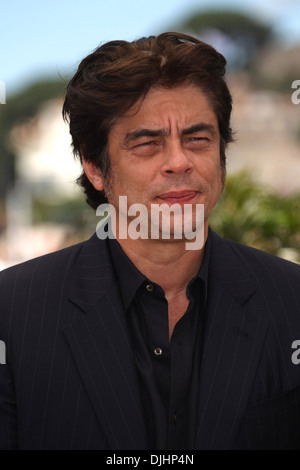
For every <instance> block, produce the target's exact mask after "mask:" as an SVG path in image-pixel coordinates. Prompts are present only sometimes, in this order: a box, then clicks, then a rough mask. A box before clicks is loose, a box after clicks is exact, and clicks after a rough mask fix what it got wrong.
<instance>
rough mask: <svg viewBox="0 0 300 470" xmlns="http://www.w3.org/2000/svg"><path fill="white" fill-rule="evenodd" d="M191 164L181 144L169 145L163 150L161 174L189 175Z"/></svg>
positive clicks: (191, 168)
mask: <svg viewBox="0 0 300 470" xmlns="http://www.w3.org/2000/svg"><path fill="white" fill-rule="evenodd" d="M192 170H193V164H192V162H191V160H190V158H189V155H188V153H187V150H185V149H183V148H182V146H181V143H179V142H176V143H173V144H169V145H168V146H167V148H166V149H165V152H164V156H163V162H162V166H161V172H162V174H163V175H165V176H167V175H170V174H183V173H191V172H192Z"/></svg>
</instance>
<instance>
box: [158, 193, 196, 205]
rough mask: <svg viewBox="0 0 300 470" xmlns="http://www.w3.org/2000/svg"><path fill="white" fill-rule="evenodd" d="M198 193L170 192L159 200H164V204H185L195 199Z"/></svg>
mask: <svg viewBox="0 0 300 470" xmlns="http://www.w3.org/2000/svg"><path fill="white" fill-rule="evenodd" d="M197 194H198V191H191V190H186V191H170V192H168V193H164V194H160V195H159V199H162V200H163V201H164V202H170V203H173V204H175V203H179V204H180V203H181V204H183V203H185V202H189V201H191V200H192V199H194V197H195V196H197Z"/></svg>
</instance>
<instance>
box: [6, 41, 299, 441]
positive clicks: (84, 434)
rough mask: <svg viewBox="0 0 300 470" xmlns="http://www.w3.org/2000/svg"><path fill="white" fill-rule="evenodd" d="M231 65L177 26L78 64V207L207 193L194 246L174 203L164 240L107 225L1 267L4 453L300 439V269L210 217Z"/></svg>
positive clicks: (197, 197) (70, 100)
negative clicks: (227, 232) (82, 197)
mask: <svg viewBox="0 0 300 470" xmlns="http://www.w3.org/2000/svg"><path fill="white" fill-rule="evenodd" d="M224 68H225V59H224V58H223V57H222V56H221V55H220V54H219V53H218V52H216V51H215V50H214V49H213V48H212V47H210V46H209V45H207V44H204V43H202V42H200V41H199V40H197V39H194V38H192V37H190V36H186V35H183V34H179V33H165V34H162V35H159V36H158V37H150V38H142V39H140V40H138V41H134V42H132V43H128V42H125V41H113V42H109V43H107V44H104V45H102V46H101V47H99V48H98V49H97V50H96V51H95V52H93V53H92V54H90V55H89V56H88V57H86V58H85V59H84V60H83V61H82V63H81V64H80V65H79V68H78V71H77V72H76V74H75V76H74V77H73V79H72V80H71V82H70V84H69V86H68V89H67V94H66V99H65V103H64V110H63V112H64V116H65V118H68V119H69V122H70V133H71V135H72V142H73V148H74V152H75V154H76V155H79V157H80V159H81V162H82V165H83V170H84V171H83V174H82V176H81V177H80V180H79V182H80V184H81V185H82V186H83V187H84V190H85V193H86V196H87V201H88V203H89V204H90V205H91V206H92V207H93V208H97V207H98V205H99V204H101V203H103V202H108V203H109V204H110V205H111V207H113V208H114V209H115V213H116V216H117V217H116V220H117V221H119V220H121V219H119V216H120V215H124V214H121V212H122V211H121V209H120V205H119V201H120V199H119V197H120V196H123V197H125V196H126V198H127V199H126V201H127V204H128V207H132V205H133V204H140V205H142V206H143V207H145V208H146V210H147V211H146V212H147V214H148V218H149V220H148V219H147V220H148V222H149V224H150V225H149V227H150V226H151V223H152V221H151V208H152V206H153V205H155V204H166V205H167V207H170V206H172V205H173V204H177V207H178V205H179V207H180V208H182V207H183V206H184V205H185V204H190V205H192V207H193V209H197V208H198V207H202V206H201V205H202V204H204V220H203V224H202V226H201V227H202V229H203V238H204V244H203V246H200V247H199V248H198V249H187V247H186V242H187V240H186V237H184V236H182V237H181V238H178V237H176V236H175V228H176V227H175V225H176V223H177V222H176V220H175V219H176V217H175V213H174V214H170V232H169V233H170V236H169V237H163V236H162V233H163V229H162V220H161V221H160V223H159V224H158V225H159V226H158V233H159V236H158V237H156V238H153V237H152V238H151V236H144V237H130V236H128V233H129V230H128V232H126V235H127V236H122V237H121V236H120V230H124V226H123V227H121V226H120V223H119V222H116V227H115V228H114V238H112V237H107V238H106V239H104V240H100V239H99V238H98V237H97V235H94V236H93V237H92V238H91V239H90V240H88V241H86V242H84V243H80V244H78V245H76V246H73V247H70V248H67V249H64V250H61V251H59V252H57V253H53V254H50V255H47V256H44V257H40V258H38V259H35V260H32V261H29V262H27V263H24V264H21V265H19V266H16V267H13V268H11V269H8V270H6V271H4V272H2V276H1V296H0V299H1V300H0V302H1V307H0V312H1V313H0V335H1V340H2V341H3V342H4V343H5V346H6V364H4V365H1V366H0V374H1V381H0V415H1V420H0V442H1V448H19V449H106V450H125V449H132V450H133V449H136V450H140V449H152V450H153V449H162V450H163V449H168V450H190V449H300V365H298V362H300V361H298V360H297V358H298V355H297V349H296V348H297V344H298V343H297V341H298V340H299V339H300V296H299V285H300V284H299V283H300V269H299V266H297V265H294V264H292V263H289V262H287V261H283V260H280V259H279V258H276V257H274V256H272V255H269V254H266V253H263V252H260V251H258V250H255V249H252V248H248V247H244V246H241V245H238V244H236V243H233V242H231V241H228V240H224V239H222V238H220V237H219V236H218V235H216V234H215V233H214V232H213V231H211V230H210V229H209V226H208V223H209V216H210V213H211V211H212V209H213V207H214V205H215V204H216V202H217V200H218V198H219V196H220V193H221V191H222V189H223V185H224V180H225V149H226V145H227V144H228V143H229V142H230V141H231V140H232V133H231V129H230V113H231V96H230V93H229V91H228V88H227V85H226V83H225V81H224V77H223V76H224ZM127 215H128V219H127V226H126V227H125V228H126V229H128V228H129V224H130V223H131V222H132V220H133V217H132V215H130V214H129V213H128V214H127ZM196 215H197V211H196V210H194V211H193V212H192V214H191V224H192V230H195V233H196V230H197V229H199V226H198V225H197V218H196ZM122 220H123V219H122ZM122 223H123V222H122ZM179 225H180V224H179ZM200 225H201V224H200ZM149 233H150V235H151V231H150V230H148V232H147V230H146V235H149Z"/></svg>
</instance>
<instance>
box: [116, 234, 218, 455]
mask: <svg viewBox="0 0 300 470" xmlns="http://www.w3.org/2000/svg"><path fill="white" fill-rule="evenodd" d="M109 247H110V253H111V257H112V262H113V266H114V269H115V272H116V276H117V278H118V281H119V285H120V292H121V297H122V301H123V307H124V309H125V312H126V318H127V323H128V330H129V335H130V337H131V343H132V348H133V352H134V356H135V360H136V367H137V374H138V380H139V386H140V391H141V400H142V405H143V411H144V416H145V423H146V428H147V429H148V440H149V448H150V449H152V450H166V449H167V450H189V449H193V446H194V442H195V438H196V423H197V408H198V407H197V405H198V395H199V385H200V368H201V356H202V337H203V329H204V320H205V308H206V297H207V278H208V264H209V251H210V250H209V239H208V240H207V242H206V245H205V254H204V257H203V261H202V264H201V267H200V269H199V272H198V274H197V275H196V276H195V277H194V278H193V279H192V280H191V281H190V282H189V284H188V286H187V290H186V293H187V297H188V299H189V305H188V308H187V311H186V313H185V314H184V316H183V317H181V319H180V320H179V321H178V322H177V324H176V325H175V328H174V331H173V334H172V337H171V340H170V341H169V322H168V302H167V300H166V298H165V294H164V291H163V289H162V288H161V287H160V286H159V285H158V284H155V283H153V282H151V280H150V279H147V278H146V277H145V276H144V275H143V274H142V273H141V272H140V271H139V270H138V269H137V268H136V267H135V266H134V264H133V263H132V262H131V261H130V259H129V258H128V257H127V255H126V254H125V253H124V251H123V250H122V248H121V246H120V245H119V243H118V242H117V241H116V240H112V239H110V240H109Z"/></svg>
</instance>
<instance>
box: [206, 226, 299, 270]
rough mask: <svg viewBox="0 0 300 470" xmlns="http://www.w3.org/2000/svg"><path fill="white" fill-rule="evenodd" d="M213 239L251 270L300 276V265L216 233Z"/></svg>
mask: <svg viewBox="0 0 300 470" xmlns="http://www.w3.org/2000/svg"><path fill="white" fill-rule="evenodd" d="M213 238H214V241H215V243H216V244H217V246H218V247H222V251H223V252H225V253H231V254H234V255H235V256H236V257H238V258H239V259H240V262H241V263H245V264H246V266H248V267H249V268H250V269H255V268H261V269H263V268H265V269H268V270H270V269H272V270H275V272H276V271H285V272H287V273H290V274H294V275H295V276H296V277H299V276H300V264H297V263H295V262H292V261H289V260H286V259H283V258H280V257H279V256H276V255H274V254H272V253H268V252H266V251H263V250H259V249H257V248H254V247H251V246H247V245H243V244H241V243H238V242H235V241H232V240H229V239H227V238H222V237H220V236H219V235H217V234H215V233H214V234H213Z"/></svg>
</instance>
